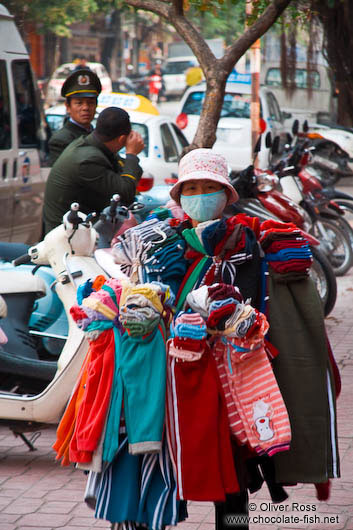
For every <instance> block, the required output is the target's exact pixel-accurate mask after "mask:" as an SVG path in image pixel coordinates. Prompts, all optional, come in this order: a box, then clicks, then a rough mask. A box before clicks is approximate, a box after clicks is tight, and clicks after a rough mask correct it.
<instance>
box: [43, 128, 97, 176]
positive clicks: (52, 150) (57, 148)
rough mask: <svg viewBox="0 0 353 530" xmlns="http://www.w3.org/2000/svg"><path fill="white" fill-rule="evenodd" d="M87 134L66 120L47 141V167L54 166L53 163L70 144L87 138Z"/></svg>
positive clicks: (85, 130) (84, 130)
mask: <svg viewBox="0 0 353 530" xmlns="http://www.w3.org/2000/svg"><path fill="white" fill-rule="evenodd" d="M89 133H90V131H87V129H84V128H83V127H80V126H79V125H77V124H76V123H73V122H72V121H70V120H67V121H66V122H65V123H64V125H63V127H62V128H61V129H59V130H58V131H56V132H55V133H54V134H53V135H52V137H51V138H50V140H49V143H48V146H49V160H48V163H49V166H50V167H52V166H53V165H54V162H56V160H57V159H58V158H59V156H60V155H61V153H62V152H63V151H64V149H65V148H66V147H67V146H68V145H69V144H71V142H73V141H74V140H76V138H79V137H80V136H87V135H88V134H89Z"/></svg>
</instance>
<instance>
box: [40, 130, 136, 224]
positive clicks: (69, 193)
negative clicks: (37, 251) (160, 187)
mask: <svg viewBox="0 0 353 530" xmlns="http://www.w3.org/2000/svg"><path fill="white" fill-rule="evenodd" d="M138 162H139V159H138V157H137V156H135V155H126V159H125V160H124V159H122V158H120V157H119V156H117V155H115V154H113V153H112V152H111V151H110V150H109V149H108V148H107V147H106V146H105V145H104V144H103V143H102V142H100V141H99V140H98V138H96V137H95V133H94V132H92V133H91V134H89V135H88V136H86V137H84V136H81V137H80V138H77V139H76V140H74V141H73V142H71V144H70V145H69V146H68V147H67V148H66V149H65V150H64V152H63V153H62V154H61V156H60V157H59V158H58V160H57V161H56V162H55V164H54V166H53V167H52V169H51V171H50V173H49V177H48V180H47V184H46V188H45V194H44V208H43V220H44V230H45V233H48V232H49V231H50V230H52V229H53V228H55V227H56V226H58V225H59V224H61V223H62V218H63V215H64V214H65V213H66V212H67V211H68V210H69V209H70V205H71V204H72V203H73V202H78V203H79V205H80V211H81V212H83V213H85V214H88V213H91V212H97V214H99V213H100V212H101V211H102V210H103V208H105V207H106V206H108V204H109V201H110V199H111V197H112V196H113V195H114V193H118V194H119V195H120V197H121V200H122V203H123V204H125V205H129V204H131V203H132V202H133V200H134V197H135V193H136V185H137V183H138V181H139V180H140V177H141V175H142V169H141V167H140V166H139V163H138Z"/></svg>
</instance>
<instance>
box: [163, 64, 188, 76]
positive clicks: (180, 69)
mask: <svg viewBox="0 0 353 530" xmlns="http://www.w3.org/2000/svg"><path fill="white" fill-rule="evenodd" d="M190 66H194V63H193V62H192V61H175V62H170V63H166V64H165V65H164V67H163V74H167V75H168V74H183V73H184V72H185V70H187V69H188V68H189V67H190Z"/></svg>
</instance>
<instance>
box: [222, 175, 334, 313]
mask: <svg viewBox="0 0 353 530" xmlns="http://www.w3.org/2000/svg"><path fill="white" fill-rule="evenodd" d="M231 181H232V183H233V185H234V187H235V188H236V190H237V191H238V194H239V196H240V199H239V200H238V201H237V202H236V203H234V204H232V205H231V206H230V210H229V211H230V214H232V215H234V214H235V213H239V212H241V211H244V212H245V213H247V214H248V215H256V216H257V217H259V218H260V220H261V221H265V220H266V219H269V218H270V219H274V220H279V221H282V222H292V223H294V224H296V225H297V226H298V227H299V228H300V229H301V230H302V232H303V235H304V237H305V238H306V239H307V240H308V242H309V245H310V249H311V252H312V255H313V265H312V267H311V271H310V274H311V277H312V279H313V280H314V282H315V285H316V288H317V291H318V293H319V295H320V298H321V301H322V305H323V309H324V314H325V316H327V315H328V314H329V313H330V312H331V311H332V309H333V307H334V305H335V302H336V298H337V281H336V277H335V274H334V272H333V269H332V266H331V265H330V262H329V261H328V259H327V258H326V256H325V255H324V254H323V252H321V250H320V242H319V241H318V239H316V238H315V237H313V236H312V235H311V234H310V233H309V232H308V230H309V229H310V218H308V216H307V214H306V212H305V210H303V209H302V208H301V207H300V206H299V205H297V204H296V203H295V202H293V201H292V200H290V199H289V198H288V197H286V196H285V195H283V193H281V192H279V191H278V190H277V189H276V186H277V185H278V181H279V179H278V177H277V176H276V175H271V174H269V173H266V172H263V171H261V170H259V169H255V168H254V167H253V166H249V167H248V168H246V169H245V170H243V171H241V172H238V173H234V172H233V173H232V174H231ZM244 205H246V209H244Z"/></svg>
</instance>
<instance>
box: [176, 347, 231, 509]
mask: <svg viewBox="0 0 353 530" xmlns="http://www.w3.org/2000/svg"><path fill="white" fill-rule="evenodd" d="M168 371H169V374H168V379H169V382H170V384H169V388H168V396H167V401H168V406H167V428H168V442H169V446H170V449H171V453H172V455H171V456H172V460H173V461H174V464H175V467H176V476H177V484H178V498H179V499H185V500H194V501H224V500H225V495H226V494H227V493H234V492H237V491H239V485H238V481H237V477H236V473H235V469H234V463H233V456H232V449H231V443H230V431H229V427H228V420H227V413H226V406H225V402H224V397H223V393H222V392H223V391H222V387H221V384H220V381H219V378H218V373H217V368H216V365H215V361H214V359H213V357H212V355H211V353H210V350H209V348H208V347H207V348H206V350H205V353H204V354H203V356H202V357H201V359H199V360H197V361H192V362H187V361H185V362H177V361H176V360H175V359H171V358H170V357H169V356H168Z"/></svg>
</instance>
